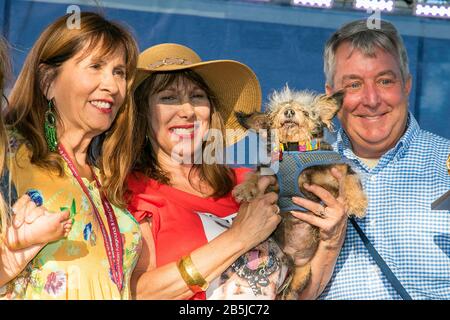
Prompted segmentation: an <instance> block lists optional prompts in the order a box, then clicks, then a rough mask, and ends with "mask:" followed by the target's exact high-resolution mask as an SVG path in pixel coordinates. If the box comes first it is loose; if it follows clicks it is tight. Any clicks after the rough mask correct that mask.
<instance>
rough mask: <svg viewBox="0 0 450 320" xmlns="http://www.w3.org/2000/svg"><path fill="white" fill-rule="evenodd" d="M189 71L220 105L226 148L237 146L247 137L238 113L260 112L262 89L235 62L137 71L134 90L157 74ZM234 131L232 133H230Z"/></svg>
mask: <svg viewBox="0 0 450 320" xmlns="http://www.w3.org/2000/svg"><path fill="white" fill-rule="evenodd" d="M186 69H190V70H193V71H195V72H196V73H197V74H199V75H200V76H201V77H202V78H203V80H205V82H206V84H207V85H208V86H209V88H210V89H211V90H212V91H213V92H214V94H215V96H216V98H217V99H218V101H219V104H220V105H219V106H218V112H219V113H220V114H221V116H222V119H223V120H224V124H225V128H226V129H227V135H228V136H227V139H226V143H227V146H230V145H232V144H234V143H237V142H238V141H240V140H241V139H242V138H244V137H245V136H246V134H247V132H246V130H245V129H244V128H243V127H242V126H241V125H240V124H239V122H238V120H237V118H236V115H235V112H236V111H239V112H244V113H253V112H257V111H260V110H261V102H262V98H261V88H260V85H259V81H258V79H257V77H256V75H255V74H254V73H253V71H252V70H251V69H250V68H249V67H247V66H246V65H244V64H242V63H240V62H238V61H234V60H213V61H205V62H199V63H193V64H188V65H163V66H160V67H158V68H157V69H150V68H142V67H139V68H138V70H137V74H136V78H135V81H134V85H133V87H134V88H137V87H138V86H139V85H140V84H141V83H142V82H143V81H144V80H145V79H146V78H147V77H149V76H150V75H151V74H152V73H155V72H164V71H180V70H186ZM231 130H232V131H231Z"/></svg>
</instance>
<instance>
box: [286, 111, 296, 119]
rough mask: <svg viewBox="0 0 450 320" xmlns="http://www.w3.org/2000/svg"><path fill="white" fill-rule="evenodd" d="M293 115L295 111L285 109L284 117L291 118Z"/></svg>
mask: <svg viewBox="0 0 450 320" xmlns="http://www.w3.org/2000/svg"><path fill="white" fill-rule="evenodd" d="M294 115H295V111H294V110H292V109H287V110H286V111H284V116H285V117H286V118H292V117H293V116H294Z"/></svg>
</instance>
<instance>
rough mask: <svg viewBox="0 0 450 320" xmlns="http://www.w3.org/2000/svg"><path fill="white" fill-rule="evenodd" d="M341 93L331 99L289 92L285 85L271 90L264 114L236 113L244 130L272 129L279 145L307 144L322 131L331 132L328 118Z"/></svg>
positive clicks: (340, 102)
mask: <svg viewBox="0 0 450 320" xmlns="http://www.w3.org/2000/svg"><path fill="white" fill-rule="evenodd" d="M343 97H344V92H343V91H339V92H336V93H335V94H333V95H332V96H327V95H324V94H322V95H317V94H314V93H312V92H309V91H293V90H290V89H289V87H288V86H286V87H285V88H284V89H283V90H282V91H279V92H278V91H275V92H274V93H273V94H272V96H271V98H270V101H269V104H268V105H267V108H266V113H260V112H258V113H253V114H242V113H240V114H237V118H238V119H239V122H240V123H241V125H242V126H243V127H245V128H247V129H254V130H256V131H258V130H259V129H267V128H270V129H275V130H277V135H278V139H279V142H281V143H286V142H307V141H309V140H311V139H312V138H321V137H322V136H323V128H324V127H327V128H328V129H329V130H332V129H333V124H332V119H333V117H334V116H335V115H336V113H337V112H338V111H339V109H340V107H341V105H342V100H343Z"/></svg>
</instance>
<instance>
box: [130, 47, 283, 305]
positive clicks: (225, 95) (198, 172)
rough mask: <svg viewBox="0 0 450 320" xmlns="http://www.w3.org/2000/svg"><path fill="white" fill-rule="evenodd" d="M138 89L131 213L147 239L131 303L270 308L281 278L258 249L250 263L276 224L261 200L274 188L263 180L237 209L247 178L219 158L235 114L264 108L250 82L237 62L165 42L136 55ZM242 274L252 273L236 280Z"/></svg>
mask: <svg viewBox="0 0 450 320" xmlns="http://www.w3.org/2000/svg"><path fill="white" fill-rule="evenodd" d="M135 86H136V87H137V89H136V91H135V93H134V98H135V102H136V105H137V109H138V110H139V120H140V121H139V125H138V126H137V128H138V130H136V133H137V136H136V145H137V146H138V147H139V148H140V151H139V152H138V153H137V154H136V155H137V156H138V159H137V163H136V167H135V172H134V173H133V174H132V175H131V176H130V179H129V188H130V191H131V197H130V202H129V209H130V211H131V212H132V213H133V214H134V216H135V217H136V219H137V220H138V221H139V222H140V226H141V231H142V236H143V250H142V253H141V256H140V259H139V262H138V265H137V267H136V269H135V271H134V273H133V280H132V285H133V291H134V293H135V296H136V297H137V298H138V299H187V298H191V299H206V298H211V299H214V298H215V299H274V298H275V295H276V291H277V289H278V287H279V286H280V285H281V283H282V282H283V279H284V273H283V270H282V267H281V265H280V263H279V262H280V261H279V260H278V258H279V257H278V256H277V255H276V252H275V251H274V250H272V249H273V248H271V247H270V246H265V245H263V246H260V247H258V248H257V249H256V250H252V251H251V252H250V253H248V254H246V253H247V251H249V250H251V249H252V248H254V247H255V246H256V245H258V244H259V243H261V242H262V241H264V240H265V239H266V238H267V237H268V236H269V235H270V234H271V233H272V231H273V230H274V229H275V227H276V226H277V224H278V223H279V221H280V217H279V216H278V215H277V213H278V212H279V208H278V207H277V205H276V201H277V195H276V194H275V193H273V192H272V193H267V194H264V195H263V193H264V190H265V188H266V187H267V186H268V185H269V184H270V183H273V182H274V179H273V178H269V177H263V178H262V179H261V180H260V181H259V184H258V185H259V192H260V196H259V197H258V198H257V199H255V200H254V201H252V202H250V204H247V203H246V204H244V205H242V206H241V207H239V205H238V204H237V203H236V202H235V201H234V199H233V197H232V194H231V190H232V188H233V187H234V186H235V185H236V184H237V183H239V182H240V181H242V180H243V177H244V175H245V173H246V172H248V171H249V169H243V168H237V169H232V168H230V167H228V166H227V165H225V164H224V162H223V160H224V159H221V156H220V154H221V152H222V147H223V146H224V144H225V143H226V140H227V139H225V129H226V128H227V129H231V128H237V127H238V123H237V119H236V118H235V115H234V112H235V111H244V112H251V111H256V110H258V109H259V108H260V107H261V89H260V86H259V82H258V80H257V78H256V76H255V74H254V73H253V71H252V70H251V69H250V68H248V67H247V66H246V65H244V64H241V63H239V62H237V61H230V60H212V61H202V60H201V59H200V57H199V56H198V55H197V54H196V53H195V52H194V51H193V50H191V49H190V48H187V47H185V46H182V45H178V44H167V43H166V44H160V45H156V46H153V47H151V48H149V49H147V50H145V51H144V52H143V53H141V55H140V56H139V63H138V75H137V78H136V81H135ZM244 134H245V133H244V132H243V131H242V132H241V133H240V134H239V133H237V134H236V135H235V137H236V138H237V139H239V138H242V137H243V136H244ZM213 136H214V137H213ZM214 144H217V148H216V147H215V146H214ZM213 149H215V152H214V151H213ZM210 151H211V152H210ZM207 154H208V155H210V156H211V157H208V155H207ZM196 155H199V156H200V157H201V159H200V158H199V157H196ZM214 157H215V159H213V158H214ZM207 158H208V159H207ZM221 160H222V161H221ZM236 213H237V215H236ZM235 216H236V217H235ZM234 217H235V218H234ZM233 218H234V220H233V223H232V224H230V222H231V220H232V219H233ZM240 257H241V258H240ZM247 265H252V266H256V267H255V268H253V267H252V268H247V269H246V270H247V271H244V272H243V273H241V272H240V271H239V270H241V269H240V267H241V266H244V267H246V266H247ZM225 271H227V272H225ZM241 271H243V269H242V270H241ZM224 272H225V273H224ZM221 275H222V276H221ZM228 278H230V281H227V279H228ZM252 279H253V280H252ZM254 279H256V280H255V281H254ZM249 281H250V282H249ZM209 284H210V285H209Z"/></svg>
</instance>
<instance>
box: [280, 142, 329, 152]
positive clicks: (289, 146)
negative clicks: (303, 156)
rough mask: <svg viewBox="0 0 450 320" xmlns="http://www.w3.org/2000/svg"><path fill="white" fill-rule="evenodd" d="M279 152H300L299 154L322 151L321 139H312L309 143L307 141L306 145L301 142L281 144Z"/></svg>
mask: <svg viewBox="0 0 450 320" xmlns="http://www.w3.org/2000/svg"><path fill="white" fill-rule="evenodd" d="M279 148H280V149H279V151H280V152H283V151H299V152H306V151H314V150H319V149H320V139H312V140H309V141H306V142H305V143H300V142H287V143H280V145H279Z"/></svg>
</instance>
